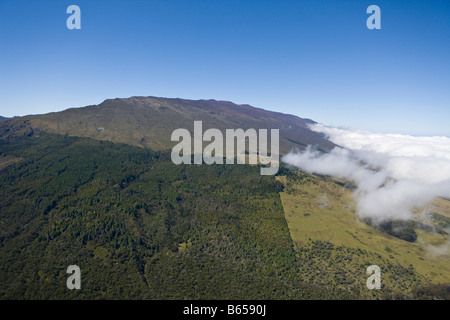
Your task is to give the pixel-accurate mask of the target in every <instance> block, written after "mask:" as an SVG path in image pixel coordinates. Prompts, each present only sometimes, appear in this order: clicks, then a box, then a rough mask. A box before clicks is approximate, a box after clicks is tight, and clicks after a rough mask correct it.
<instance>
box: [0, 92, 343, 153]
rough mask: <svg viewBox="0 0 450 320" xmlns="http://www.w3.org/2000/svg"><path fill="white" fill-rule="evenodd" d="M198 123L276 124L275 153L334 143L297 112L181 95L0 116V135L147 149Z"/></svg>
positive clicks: (167, 144)
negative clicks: (6, 118)
mask: <svg viewBox="0 0 450 320" xmlns="http://www.w3.org/2000/svg"><path fill="white" fill-rule="evenodd" d="M195 121H201V122H202V124H203V129H204V130H207V129H209V128H216V129H218V130H220V131H221V132H222V134H224V135H225V131H226V129H243V130H247V129H255V130H259V129H267V130H271V129H278V130H279V134H280V154H285V153H287V152H289V151H290V150H291V149H292V148H299V149H303V148H305V147H306V146H307V145H313V146H316V147H317V148H318V149H319V150H323V151H329V150H331V149H332V148H333V147H334V146H335V144H333V143H332V142H330V141H328V140H327V139H325V137H324V136H323V135H322V134H320V133H317V132H314V131H311V130H310V129H309V127H308V126H309V125H310V124H314V123H315V122H314V121H312V120H309V119H303V118H300V117H297V116H293V115H289V114H283V113H279V112H273V111H267V110H264V109H260V108H255V107H252V106H250V105H237V104H234V103H232V102H228V101H216V100H186V99H169V98H157V97H132V98H128V99H109V100H105V101H104V102H102V103H101V104H99V105H93V106H87V107H84V108H72V109H67V110H65V111H62V112H53V113H48V114H43V115H33V116H26V117H20V118H16V119H11V120H10V121H5V122H3V121H2V122H0V137H8V138H20V137H26V136H36V135H39V134H40V133H42V132H47V133H56V134H62V135H69V136H79V137H88V138H93V139H97V140H108V141H112V142H121V143H127V144H130V145H134V146H139V147H147V148H150V149H152V150H156V151H160V150H169V149H172V148H173V147H174V146H175V145H176V142H173V141H171V135H172V132H173V131H174V130H176V129H179V128H184V129H187V130H189V131H190V132H191V133H193V132H194V122H195Z"/></svg>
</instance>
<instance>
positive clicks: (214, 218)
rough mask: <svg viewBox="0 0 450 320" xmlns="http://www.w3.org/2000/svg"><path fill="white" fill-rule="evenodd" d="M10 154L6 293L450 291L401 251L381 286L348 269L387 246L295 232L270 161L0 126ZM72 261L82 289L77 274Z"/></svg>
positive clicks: (2, 245)
mask: <svg viewBox="0 0 450 320" xmlns="http://www.w3.org/2000/svg"><path fill="white" fill-rule="evenodd" d="M0 165H1V166H0V270H1V272H0V283H1V284H2V285H1V286H0V299H359V298H372V297H374V298H392V297H396V296H400V297H416V296H417V297H423V298H430V297H436V296H438V297H441V296H445V294H446V293H445V292H446V290H447V287H445V286H444V287H433V286H432V287H423V285H427V283H426V282H425V283H424V282H423V281H422V280H423V279H422V278H421V277H420V276H418V275H417V274H416V273H415V271H414V270H413V269H408V268H402V267H396V266H395V265H393V264H392V263H389V264H388V266H389V268H390V270H389V274H390V276H391V277H392V278H393V279H394V280H392V281H393V282H391V283H394V285H393V286H389V291H388V292H386V291H384V292H373V291H372V292H369V290H368V289H367V288H366V287H365V282H364V281H365V279H366V275H365V274H364V273H363V272H362V273H361V274H359V275H357V274H354V276H356V277H358V279H357V281H353V280H352V279H351V278H349V277H348V275H349V272H353V271H355V270H360V271H363V270H364V268H366V267H367V265H366V264H368V263H370V262H371V261H373V259H372V258H374V257H376V254H375V253H371V252H368V251H365V250H355V249H352V248H349V247H345V246H335V245H332V244H330V243H327V242H320V241H319V242H312V243H310V244H304V245H301V243H300V242H294V241H293V240H292V238H291V234H290V231H289V228H288V224H287V222H286V219H285V213H284V211H283V206H282V203H281V200H280V192H281V193H282V194H284V193H283V184H282V183H281V182H280V181H278V180H277V179H275V177H273V176H261V175H260V171H259V168H258V167H257V166H249V165H212V166H209V165H179V166H177V165H174V164H173V163H172V162H171V160H170V156H169V155H168V153H166V152H153V151H151V150H148V149H141V148H138V147H133V146H129V145H124V144H114V143H111V142H105V141H96V140H90V139H86V138H75V137H67V136H60V135H50V134H42V135H40V137H38V138H22V139H19V140H16V141H5V140H0ZM280 174H286V169H285V168H284V169H283V170H282V172H280ZM311 230H312V229H311ZM294 244H295V246H294ZM347 261H353V263H350V264H348V263H347ZM378 261H379V260H378ZM70 265H78V266H79V267H80V269H81V282H82V288H81V290H73V291H71V290H69V289H67V287H66V280H67V278H68V277H69V275H68V274H67V273H66V269H67V267H68V266H70ZM349 265H350V266H351V269H348V266H349ZM356 267H357V269H355V268H356ZM395 279H397V280H395ZM399 283H400V284H403V283H409V284H411V285H414V288H415V289H414V290H411V288H409V289H408V290H403V289H404V288H402V286H401V285H397V284H399ZM416 287H417V288H416ZM419 289H420V291H418V290H419ZM417 292H418V293H417Z"/></svg>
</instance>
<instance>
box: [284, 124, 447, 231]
mask: <svg viewBox="0 0 450 320" xmlns="http://www.w3.org/2000/svg"><path fill="white" fill-rule="evenodd" d="M311 128H312V130H314V131H317V132H321V133H323V134H325V135H326V136H327V137H328V138H329V139H330V140H331V141H333V142H334V143H336V144H337V145H339V146H341V147H336V148H335V149H333V150H332V151H331V152H329V153H325V154H324V153H321V152H319V151H317V150H315V149H314V148H312V147H308V148H306V149H305V150H304V151H301V152H291V153H289V154H287V155H286V156H284V157H283V158H282V160H283V161H284V162H286V163H288V164H291V165H294V166H296V167H298V168H300V169H301V170H303V171H306V172H309V173H316V174H324V175H330V176H334V177H337V178H343V179H348V180H352V181H354V182H355V183H356V184H357V189H356V190H355V197H356V199H357V205H358V206H357V208H358V215H359V217H360V218H362V219H364V218H370V219H371V220H372V221H373V222H375V223H377V222H382V221H385V220H407V219H409V218H410V217H411V215H412V210H413V209H414V208H417V207H424V206H426V204H427V203H429V202H430V201H432V200H433V199H435V198H436V197H446V198H450V139H449V138H447V137H414V136H408V135H400V134H381V133H371V132H367V131H361V130H353V129H342V128H333V127H326V126H323V125H314V126H312V127H311Z"/></svg>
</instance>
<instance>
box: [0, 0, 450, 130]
mask: <svg viewBox="0 0 450 320" xmlns="http://www.w3.org/2000/svg"><path fill="white" fill-rule="evenodd" d="M72 4H75V5H78V6H79V7H80V8H81V30H69V29H67V27H66V20H67V18H68V17H69V14H67V13H66V9H67V7H68V6H69V5H72ZM371 4H375V5H378V6H379V7H380V8H381V30H369V29H368V28H367V27H366V20H367V18H368V17H369V14H367V13H366V9H367V7H368V6H369V5H371ZM130 96H160V97H179V98H187V99H217V100H230V101H233V102H235V103H248V104H251V105H254V106H257V107H262V108H265V109H269V110H274V111H280V112H284V113H291V114H295V115H298V116H301V117H306V118H311V119H313V120H315V121H317V122H320V123H323V124H326V125H334V126H348V127H354V128H359V129H365V130H372V131H378V132H396V133H405V134H413V135H446V136H450V125H449V120H450V1H448V0H442V1H439V0H428V1H426V0H425V1H404V0H396V1H392V0H389V1H384V0H383V1H382V0H370V1H365V0H328V1H320V0H309V1H300V0H295V1H294V0H292V1H289V0H278V1H275V0H274V1H266V0H259V1H256V0H240V1H235V0H202V1H198V0H185V1H177V0H157V1H151V0H128V1H125V0H123V1H122V0H120V1H100V0H95V1H92V0H88V1H85V0H71V1H65V0H45V1H37V0H27V1H25V0H0V115H3V116H13V115H26V114H36V113H47V112H51V111H59V110H64V109H67V108H69V107H81V106H86V105H92V104H98V103H100V102H101V101H103V100H104V99H107V98H116V97H130Z"/></svg>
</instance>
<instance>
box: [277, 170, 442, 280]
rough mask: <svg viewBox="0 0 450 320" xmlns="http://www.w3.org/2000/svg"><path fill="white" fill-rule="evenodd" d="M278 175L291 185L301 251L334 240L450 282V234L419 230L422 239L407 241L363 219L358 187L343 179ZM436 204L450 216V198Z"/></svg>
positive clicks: (288, 197)
mask: <svg viewBox="0 0 450 320" xmlns="http://www.w3.org/2000/svg"><path fill="white" fill-rule="evenodd" d="M278 179H279V181H281V182H282V183H283V184H284V186H285V189H284V191H283V192H281V194H280V195H281V200H282V203H283V207H284V211H285V217H286V220H287V223H288V226H289V230H290V233H291V236H292V239H293V241H294V243H295V244H296V247H297V249H298V247H299V245H302V244H305V243H308V242H309V241H317V240H319V241H329V242H331V243H332V244H333V245H336V246H341V245H342V246H345V247H349V248H354V249H362V250H364V251H367V252H371V253H374V254H375V255H374V256H375V257H381V259H379V261H373V262H372V263H373V264H378V265H380V267H382V265H381V263H385V262H388V263H390V264H395V265H401V266H403V267H405V268H408V267H409V266H410V265H411V266H413V267H414V269H415V272H416V273H417V274H418V275H420V276H421V277H422V278H423V280H424V281H425V282H431V283H448V282H450V264H449V262H450V255H449V252H450V246H449V243H450V242H449V236H448V234H439V233H437V232H432V231H425V230H416V232H417V234H418V239H417V240H416V241H415V242H414V243H411V242H407V241H404V240H401V239H398V238H396V237H393V236H390V235H388V234H386V233H384V232H382V231H380V230H378V229H376V228H373V227H371V226H369V225H367V224H365V223H362V222H360V221H359V220H358V218H357V215H356V208H355V202H354V199H353V196H352V191H351V190H350V189H349V188H346V187H344V184H345V183H344V182H343V181H339V180H337V179H333V178H330V177H319V176H313V175H307V174H304V173H301V172H296V173H294V174H293V175H289V176H280V177H278ZM430 208H432V210H433V212H436V213H438V214H440V215H442V216H445V217H448V216H449V215H450V201H448V200H445V199H437V200H436V201H435V202H434V203H433V204H431V205H430ZM430 208H428V209H430ZM422 211H423V210H422ZM422 220H423V219H422Z"/></svg>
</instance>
